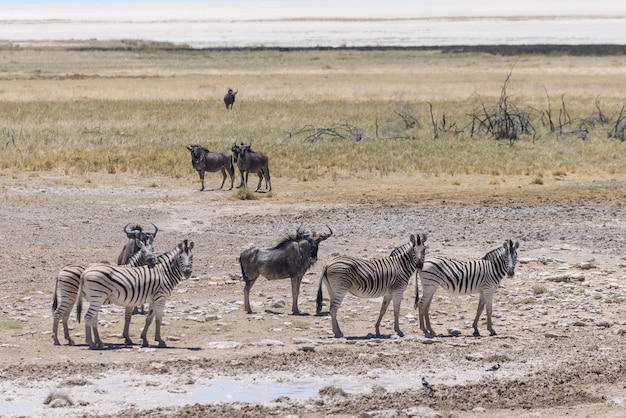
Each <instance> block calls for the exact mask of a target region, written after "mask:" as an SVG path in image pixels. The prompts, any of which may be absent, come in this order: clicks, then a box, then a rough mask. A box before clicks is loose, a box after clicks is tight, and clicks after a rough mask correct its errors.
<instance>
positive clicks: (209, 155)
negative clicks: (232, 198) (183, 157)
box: [186, 145, 235, 191]
mask: <svg viewBox="0 0 626 418" xmlns="http://www.w3.org/2000/svg"><path fill="white" fill-rule="evenodd" d="M186 148H187V149H188V150H189V152H191V165H192V166H193V168H194V169H196V170H197V171H198V175H199V176H200V182H201V183H202V188H201V189H200V191H203V190H204V172H205V171H208V172H209V173H215V172H217V171H221V172H222V185H221V186H220V189H221V188H223V187H224V183H225V182H226V173H228V175H229V176H230V188H229V189H228V190H232V188H233V183H234V182H235V167H234V166H233V161H232V157H231V156H230V155H229V154H227V153H225V152H211V151H209V150H208V149H206V148H204V147H201V146H200V145H189V146H188V147H186Z"/></svg>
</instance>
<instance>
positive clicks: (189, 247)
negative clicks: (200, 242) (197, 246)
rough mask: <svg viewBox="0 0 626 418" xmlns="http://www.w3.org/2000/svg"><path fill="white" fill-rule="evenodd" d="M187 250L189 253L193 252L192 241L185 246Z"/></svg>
mask: <svg viewBox="0 0 626 418" xmlns="http://www.w3.org/2000/svg"><path fill="white" fill-rule="evenodd" d="M187 249H188V250H189V251H191V250H193V241H191V242H190V243H189V245H188V246H187Z"/></svg>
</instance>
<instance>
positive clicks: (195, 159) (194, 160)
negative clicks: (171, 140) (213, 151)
mask: <svg viewBox="0 0 626 418" xmlns="http://www.w3.org/2000/svg"><path fill="white" fill-rule="evenodd" d="M186 148H187V149H188V150H189V152H190V153H191V164H192V165H193V166H194V167H195V166H197V165H199V164H200V163H201V162H202V157H203V156H204V154H205V153H208V152H209V150H208V149H206V148H204V147H201V146H200V145H189V146H188V147H186Z"/></svg>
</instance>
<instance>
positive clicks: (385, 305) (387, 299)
mask: <svg viewBox="0 0 626 418" xmlns="http://www.w3.org/2000/svg"><path fill="white" fill-rule="evenodd" d="M389 302H391V295H389V294H387V295H385V296H383V304H382V305H381V306H380V314H379V315H378V321H376V336H377V337H380V322H381V321H382V319H383V316H384V315H385V312H387V308H388V307H389Z"/></svg>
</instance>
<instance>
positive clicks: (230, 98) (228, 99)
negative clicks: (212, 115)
mask: <svg viewBox="0 0 626 418" xmlns="http://www.w3.org/2000/svg"><path fill="white" fill-rule="evenodd" d="M237 93H239V90H237V91H233V89H228V93H226V95H225V96H224V104H225V105H226V109H232V108H233V105H234V104H235V96H236V95H237Z"/></svg>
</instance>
